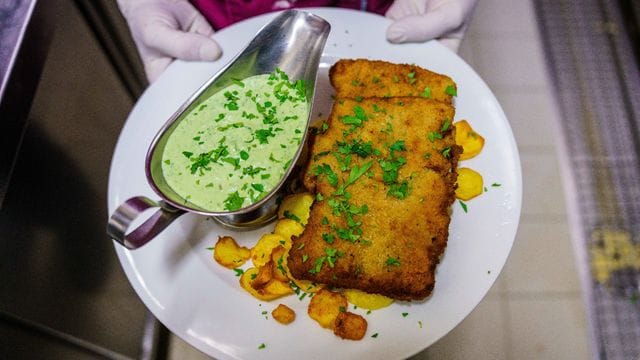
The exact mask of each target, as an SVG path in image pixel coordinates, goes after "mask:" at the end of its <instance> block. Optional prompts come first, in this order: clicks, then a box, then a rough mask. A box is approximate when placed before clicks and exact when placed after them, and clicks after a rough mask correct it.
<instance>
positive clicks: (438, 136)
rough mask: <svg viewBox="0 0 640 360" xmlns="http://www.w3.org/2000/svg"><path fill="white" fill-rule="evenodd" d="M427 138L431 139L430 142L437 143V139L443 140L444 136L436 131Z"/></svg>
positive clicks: (430, 132)
mask: <svg viewBox="0 0 640 360" xmlns="http://www.w3.org/2000/svg"><path fill="white" fill-rule="evenodd" d="M427 138H428V139H429V141H431V142H434V141H436V139H442V134H440V133H439V132H436V131H429V134H427Z"/></svg>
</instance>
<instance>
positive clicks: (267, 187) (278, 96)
mask: <svg viewBox="0 0 640 360" xmlns="http://www.w3.org/2000/svg"><path fill="white" fill-rule="evenodd" d="M308 113H309V104H308V102H307V99H306V90H305V86H304V83H303V82H302V81H301V80H298V81H296V82H291V81H289V79H288V77H287V75H286V74H285V73H284V72H282V71H280V70H278V69H277V70H276V71H275V72H274V73H272V74H265V75H258V76H252V77H249V78H246V79H243V80H241V81H240V80H236V81H234V82H233V84H232V85H230V86H229V87H227V88H225V89H223V90H221V91H219V92H217V93H216V94H214V95H213V96H211V97H210V98H208V99H207V100H205V101H204V102H203V103H202V104H200V105H199V106H198V107H197V108H195V109H194V110H192V111H191V112H190V113H189V114H187V115H186V118H184V119H183V120H182V121H181V122H180V124H178V126H177V127H176V129H175V130H174V132H173V133H172V134H171V136H170V137H169V139H168V141H167V144H166V146H165V150H164V153H163V155H162V162H161V164H162V171H163V174H164V177H165V179H166V181H167V183H168V184H169V186H171V188H172V189H173V190H174V191H175V192H176V193H178V194H179V195H180V196H182V197H183V198H185V199H189V201H190V202H191V203H193V204H195V205H197V206H199V207H202V208H204V209H206V210H209V211H227V210H229V211H233V210H238V209H240V208H243V207H246V206H249V205H251V204H253V203H255V202H257V201H259V200H260V199H262V198H263V197H265V196H266V195H267V194H269V192H271V190H273V189H274V187H275V186H276V185H277V184H278V183H279V182H280V180H281V179H282V177H283V176H284V174H285V172H286V171H287V169H288V167H289V166H290V165H291V163H292V160H293V158H294V156H295V154H296V152H297V150H298V148H299V147H300V144H301V141H302V137H303V133H304V131H305V127H306V122H307V117H308Z"/></svg>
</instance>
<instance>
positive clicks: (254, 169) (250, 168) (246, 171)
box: [242, 165, 270, 179]
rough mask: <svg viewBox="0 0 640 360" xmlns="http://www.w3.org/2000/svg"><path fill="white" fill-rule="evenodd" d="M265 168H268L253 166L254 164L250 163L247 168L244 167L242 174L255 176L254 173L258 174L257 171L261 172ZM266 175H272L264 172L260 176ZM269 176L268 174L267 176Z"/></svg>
mask: <svg viewBox="0 0 640 360" xmlns="http://www.w3.org/2000/svg"><path fill="white" fill-rule="evenodd" d="M263 170H267V169H265V168H263V167H253V165H249V166H247V167H246V168H243V169H242V175H249V176H251V177H252V178H253V176H254V175H256V174H257V173H259V172H260V171H263ZM265 175H269V176H270V174H263V175H260V178H263V176H265ZM269 176H267V178H268V177H269ZM263 179H264V178H263Z"/></svg>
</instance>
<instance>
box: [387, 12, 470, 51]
mask: <svg viewBox="0 0 640 360" xmlns="http://www.w3.org/2000/svg"><path fill="white" fill-rule="evenodd" d="M476 1H477V0H396V1H394V3H393V4H392V5H391V7H390V8H389V10H388V11H387V13H386V14H385V15H386V17H388V18H390V19H392V20H394V22H393V23H392V24H391V25H389V28H388V29H387V40H389V41H390V42H392V43H405V42H425V41H428V40H431V39H438V40H439V41H440V42H441V43H442V44H443V45H445V46H446V47H448V48H449V49H451V50H453V51H456V52H457V51H458V47H459V46H460V41H461V40H462V37H463V36H464V32H465V30H466V28H467V21H468V20H469V18H470V17H471V14H472V13H473V10H474V8H475V5H476Z"/></svg>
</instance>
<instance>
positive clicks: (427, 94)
mask: <svg viewBox="0 0 640 360" xmlns="http://www.w3.org/2000/svg"><path fill="white" fill-rule="evenodd" d="M420 96H422V97H425V98H427V99H429V98H431V89H430V88H429V87H428V86H426V87H425V88H424V91H422V92H421V93H420Z"/></svg>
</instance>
